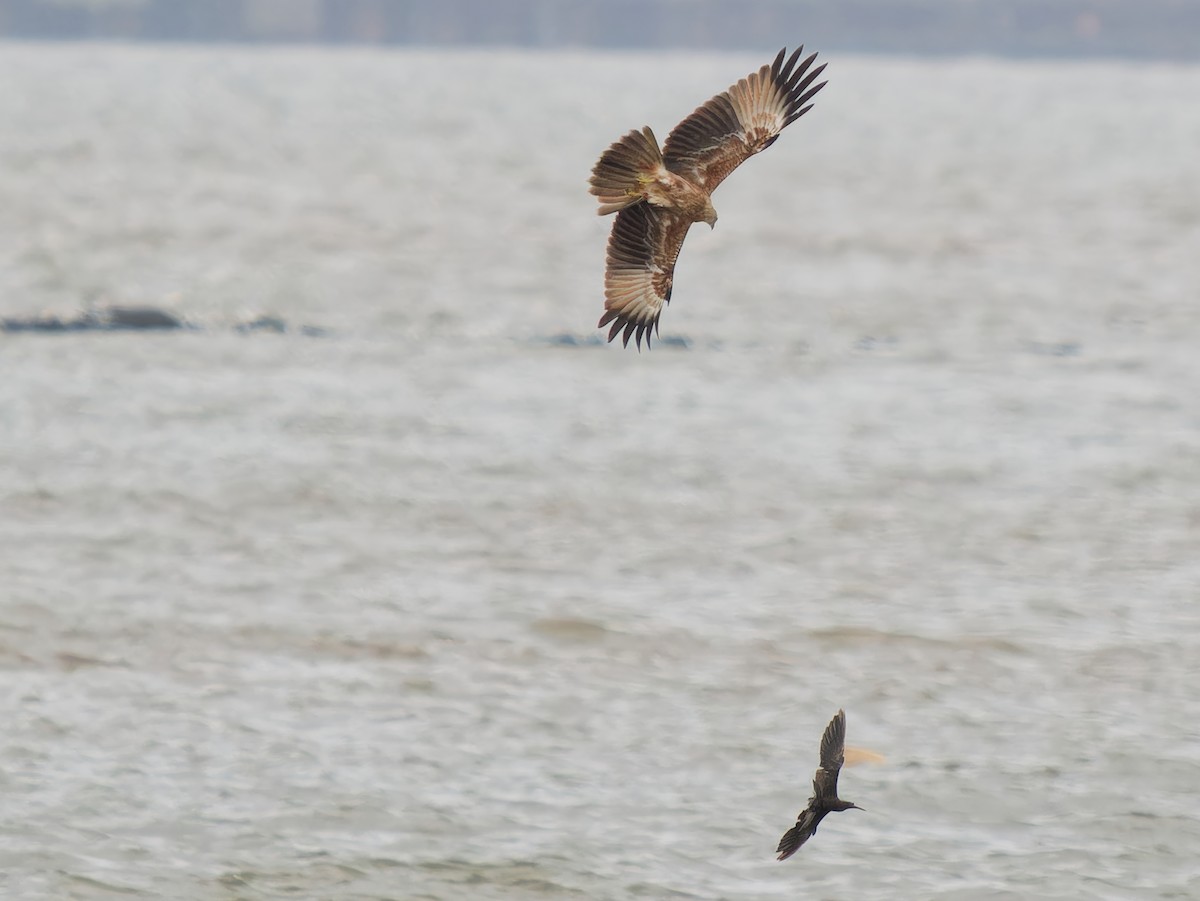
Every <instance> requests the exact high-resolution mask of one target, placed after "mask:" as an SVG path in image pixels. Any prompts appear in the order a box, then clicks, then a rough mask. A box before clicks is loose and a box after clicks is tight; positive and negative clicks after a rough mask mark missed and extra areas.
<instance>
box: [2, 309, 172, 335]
mask: <svg viewBox="0 0 1200 901" xmlns="http://www.w3.org/2000/svg"><path fill="white" fill-rule="evenodd" d="M183 327H184V322H183V320H182V319H180V318H179V317H177V316H175V315H173V314H171V313H168V312H166V311H165V310H160V309H158V307H102V308H100V309H97V310H87V311H85V312H83V313H79V314H78V315H76V316H74V317H72V318H70V319H63V318H61V317H59V316H49V315H43V316H13V317H8V318H5V319H0V331H5V332H87V331H125V330H135V329H136V330H141V329H178V328H183Z"/></svg>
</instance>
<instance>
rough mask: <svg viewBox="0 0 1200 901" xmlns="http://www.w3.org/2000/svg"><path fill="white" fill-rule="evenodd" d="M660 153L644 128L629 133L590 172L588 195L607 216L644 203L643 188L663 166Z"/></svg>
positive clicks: (601, 213)
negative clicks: (591, 195)
mask: <svg viewBox="0 0 1200 901" xmlns="http://www.w3.org/2000/svg"><path fill="white" fill-rule="evenodd" d="M662 161H663V158H662V151H661V150H659V149H658V141H657V140H656V139H655V137H654V132H652V131H651V130H650V128H649V126H647V127H646V128H643V129H642V130H641V131H631V132H630V133H629V134H627V135H625V137H623V138H621V140H619V141H617V142H616V143H615V144H613V145H612V146H611V147H609V148H608V149H607V150H606V151H604V153H603V154H602V155H601V157H600V161H599V162H597V163H596V166H595V168H593V169H592V177H591V181H590V183H591V186H592V187H591V188H590V190H591V193H592V194H595V195H596V197H598V198H599V199H600V210H599V212H600V215H601V216H607V215H608V214H609V213H615V212H617V211H618V210H623V209H625V207H627V206H632V205H633V204H635V203H639V202H641V201H643V200H645V199H646V185H647V183H648V182H649V181H650V180H651V179H652V178H653V177H654V173H655V172H656V171H658V169H659V168H660V167H661V166H662Z"/></svg>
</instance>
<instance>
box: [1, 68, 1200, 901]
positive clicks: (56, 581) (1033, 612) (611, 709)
mask: <svg viewBox="0 0 1200 901" xmlns="http://www.w3.org/2000/svg"><path fill="white" fill-rule="evenodd" d="M771 49H773V48H771ZM767 55H769V54H764V59H765V57H766V56H767ZM762 61H763V60H762V59H759V58H757V57H749V56H741V55H708V56H688V55H679V54H662V53H654V54H651V53H647V54H599V53H595V54H593V53H586V54H585V53H579V54H567V53H562V54H539V55H526V54H518V53H515V52H514V53H482V52H432V51H426V52H393V53H375V52H361V51H339V52H324V51H317V50H302V49H287V50H268V49H254V50H240V49H239V50H231V49H190V48H187V49H185V48H159V49H154V48H141V47H138V48H133V47H120V46H104V47H91V46H74V47H56V46H20V45H6V46H0V83H2V84H4V85H5V89H4V90H3V91H0V121H3V122H4V127H3V129H2V130H0V315H4V316H9V317H16V316H31V315H35V314H38V313H41V312H49V313H55V314H59V315H64V316H67V315H70V314H71V313H72V312H73V311H75V310H78V309H80V308H82V307H85V306H87V305H103V304H113V303H121V304H153V305H157V306H161V307H164V308H166V309H168V310H170V311H172V312H174V313H175V314H177V315H179V316H181V317H183V318H185V319H187V320H188V321H189V323H191V324H192V325H194V326H195V328H192V329H188V330H185V331H179V332H173V333H171V332H168V333H73V334H28V333H21V334H15V333H9V334H0V367H2V371H3V373H4V376H5V377H4V378H3V379H2V380H0V451H2V457H0V462H2V466H0V511H2V515H0V567H2V569H0V575H2V578H0V668H2V669H3V676H4V678H3V680H2V684H3V689H2V692H0V696H2V697H3V699H4V714H3V719H4V724H5V725H4V728H3V730H0V823H2V825H0V830H2V831H3V833H4V841H3V842H0V893H3V894H4V896H5V897H13V898H22V899H24V898H47V899H63V898H88V899H90V898H108V897H117V896H125V897H130V896H131V897H146V898H180V899H208V898H247V899H251V898H274V897H278V898H284V897H287V898H329V899H334V898H336V899H382V898H390V899H438V901H442V899H462V898H472V899H501V898H503V899H509V898H514V899H516V898H520V899H524V898H564V899H566V898H581V899H582V898H587V899H627V898H695V899H770V898H780V899H783V898H789V899H790V898H795V897H797V896H798V893H803V894H804V895H805V897H816V898H829V899H833V898H863V899H893V898H938V899H987V898H1034V897H1036V898H1061V899H1078V898H1085V897H1086V898H1113V899H1126V898H1133V897H1137V898H1184V897H1196V896H1198V895H1200V856H1198V855H1197V853H1196V851H1197V848H1200V814H1198V813H1197V811H1200V726H1198V725H1197V723H1200V663H1197V661H1200V631H1198V630H1200V608H1198V607H1197V604H1198V602H1200V400H1198V397H1200V395H1198V393H1197V385H1200V352H1198V350H1197V348H1200V288H1198V287H1197V286H1198V285H1200V254H1198V253H1197V249H1198V248H1200V175H1198V171H1200V170H1198V169H1197V164H1196V148H1197V147H1198V146H1200V106H1198V105H1197V103H1196V97H1197V96H1200V69H1196V68H1184V67H1167V66H1156V65H1146V64H1141V65H1132V64H1129V65H1124V64H1103V65H1081V64H1071V65H1067V64H1048V63H1009V62H994V61H979V60H975V61H969V60H968V61H954V60H948V61H938V62H917V61H898V60H868V59H861V58H840V57H837V56H836V55H835V56H833V57H832V58H831V59H830V67H829V70H828V74H829V78H830V83H829V86H828V88H827V89H826V90H825V91H824V92H823V93H822V94H821V95H820V97H819V99H818V103H817V106H816V108H815V109H814V110H813V112H812V113H810V114H809V115H808V116H807V117H805V118H804V119H803V120H801V121H800V122H799V123H797V124H796V125H794V126H792V127H790V128H789V129H788V131H787V132H786V133H785V134H784V135H783V136H782V138H781V139H780V140H779V142H778V143H777V144H776V145H775V146H774V147H773V148H772V149H771V150H770V151H769V152H768V153H766V154H764V155H763V156H762V157H760V158H757V159H754V160H752V161H750V162H749V163H748V164H747V165H746V166H745V168H744V169H742V170H740V171H739V172H738V173H737V174H736V175H735V176H734V177H732V178H731V179H730V180H729V181H728V182H727V183H726V184H725V185H724V186H723V187H722V188H721V189H720V191H719V192H718V194H717V197H716V201H717V207H718V209H719V210H720V213H721V221H720V224H719V226H718V227H717V228H716V230H715V231H713V232H711V233H710V232H709V231H708V230H707V229H698V230H697V232H696V234H694V235H692V236H691V237H690V238H689V240H688V244H687V246H686V247H685V249H684V252H683V255H682V258H681V264H680V268H679V270H678V273H677V277H676V282H675V297H674V301H673V303H672V305H671V307H670V308H669V309H668V311H667V312H666V314H665V315H664V317H663V320H662V336H663V338H664V339H667V338H673V339H679V340H678V341H677V342H675V343H674V344H671V343H667V342H665V341H664V343H663V344H662V345H661V346H658V347H656V348H655V349H654V350H653V351H652V352H650V353H645V352H643V353H641V354H638V353H636V352H634V351H632V350H627V351H625V350H621V349H620V348H619V347H611V346H607V345H599V344H595V343H591V339H592V336H593V335H594V332H593V330H592V324H593V323H594V322H595V320H596V318H597V317H598V316H599V313H600V308H601V290H600V288H601V280H602V269H603V258H604V243H605V240H606V235H607V228H608V221H606V220H602V219H600V218H598V217H597V216H595V215H594V211H593V210H594V202H593V201H592V199H591V198H589V197H588V196H587V195H586V191H585V182H586V177H587V174H588V172H589V169H590V167H591V165H592V163H593V162H594V159H595V157H596V155H597V154H598V152H599V151H600V150H601V149H603V147H604V146H606V145H607V144H608V143H609V142H610V141H612V140H613V139H615V138H616V137H617V136H619V135H620V134H622V133H623V132H624V131H626V130H628V129H630V128H633V127H640V126H642V125H644V124H650V125H652V126H653V127H654V128H655V129H656V131H657V132H658V134H659V135H660V137H661V136H664V135H665V134H666V132H667V131H668V130H669V128H670V126H671V125H672V124H674V122H675V121H677V120H678V119H679V118H680V117H681V116H682V115H683V114H684V113H686V112H688V111H689V110H691V109H692V108H693V107H694V106H695V105H696V104H698V103H699V102H701V101H703V100H704V99H706V98H707V97H708V96H709V95H711V94H712V93H714V92H715V91H717V90H719V89H721V88H722V87H724V86H725V85H726V84H728V83H729V82H730V81H732V80H733V79H735V78H736V77H738V76H740V75H742V74H744V73H745V72H747V71H749V70H750V69H751V68H753V67H755V66H757V65H758V64H759V63H760V62H762ZM263 314H270V315H272V316H276V317H279V318H280V319H282V320H283V321H284V323H286V325H287V329H286V331H285V332H284V333H282V334H276V333H268V332H265V331H264V332H256V333H251V334H246V333H241V332H238V331H237V330H236V329H235V326H236V325H237V324H238V323H241V322H245V321H247V320H249V319H253V318H254V317H256V316H259V315H263ZM304 325H308V326H313V327H315V328H316V329H319V330H320V331H319V332H318V333H317V334H304V333H301V331H300V327H301V326H304ZM838 707H844V708H845V709H846V712H847V718H848V729H849V741H850V743H851V744H853V745H857V746H862V747H867V748H872V749H874V750H876V751H878V752H880V753H882V754H884V755H886V757H887V761H886V763H883V764H877V765H872V766H859V767H855V768H847V769H846V770H845V771H844V772H843V774H842V793H843V795H844V796H845V797H848V798H850V799H852V800H854V801H857V802H858V803H859V804H860V805H862V806H863V807H865V808H866V812H863V813H858V812H849V813H845V814H838V815H834V816H832V817H830V818H829V819H828V820H826V821H825V823H824V824H823V825H822V827H821V831H820V833H819V834H818V835H817V836H816V838H814V839H813V841H812V842H811V843H809V844H808V845H806V846H805V848H804V849H803V851H802V852H801V853H800V854H798V855H797V856H796V857H795V858H793V859H791V860H789V861H787V862H786V863H778V862H776V861H775V860H774V859H773V854H772V850H773V848H774V847H775V843H776V842H777V841H778V839H779V836H780V835H781V834H782V833H783V831H784V830H785V829H787V828H788V826H789V825H790V824H791V822H792V820H793V818H794V816H795V814H796V811H797V810H798V809H799V808H800V807H801V806H803V804H804V801H805V799H806V798H807V796H808V791H809V780H810V779H811V776H812V770H813V768H814V767H815V765H816V760H817V744H818V740H819V737H820V734H821V730H822V729H823V728H824V726H825V724H826V723H827V722H828V720H829V718H830V717H831V716H832V714H833V713H834V712H835V711H836V710H837V709H838Z"/></svg>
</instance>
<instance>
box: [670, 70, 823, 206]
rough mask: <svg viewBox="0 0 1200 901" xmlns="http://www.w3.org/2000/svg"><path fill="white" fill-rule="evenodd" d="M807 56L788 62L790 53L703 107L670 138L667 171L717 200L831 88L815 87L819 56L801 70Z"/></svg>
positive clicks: (747, 77) (671, 134) (677, 128)
mask: <svg viewBox="0 0 1200 901" xmlns="http://www.w3.org/2000/svg"><path fill="white" fill-rule="evenodd" d="M803 50H804V48H803V47H800V48H798V49H797V50H796V51H795V52H794V53H793V54H792V55H791V56H790V57H788V59H787V62H784V59H783V56H784V54H785V53H786V52H787V48H786V47H785V48H784V49H783V50H780V51H779V55H778V56H776V57H775V61H774V62H773V63H771V65H769V66H763V67H762V68H761V69H759V70H758V71H757V72H752V73H751V74H749V75H747V76H746V77H745V78H743V79H741V80H740V81H739V82H738V83H737V84H735V85H731V86H730V88H729V89H728V90H726V91H722V92H721V93H720V94H718V95H717V96H715V97H713V98H712V99H711V100H709V101H708V102H707V103H705V104H703V105H701V106H699V107H697V108H696V110H695V111H694V112H693V113H692V114H691V115H690V116H688V117H687V118H686V119H684V120H683V121H682V122H680V123H679V124H678V125H676V126H675V128H674V129H673V130H672V131H671V133H670V134H669V135H668V136H667V141H666V143H665V144H664V145H663V160H664V162H665V164H666V167H667V168H668V169H669V170H671V171H672V172H674V173H676V174H678V175H682V176H683V177H684V178H686V179H688V180H689V181H691V182H692V183H694V184H696V185H698V186H699V187H701V188H703V189H704V190H705V191H707V192H708V193H709V194H712V192H713V191H715V190H716V188H717V185H719V184H720V183H721V182H722V181H724V179H725V177H726V176H727V175H729V173H730V172H732V171H733V170H734V169H736V168H737V167H738V166H740V165H741V164H742V163H743V162H745V161H746V160H748V159H749V158H750V157H752V156H753V155H754V154H756V153H758V152H759V151H761V150H766V149H767V148H768V147H770V146H771V144H773V143H774V142H775V139H776V138H778V137H779V133H780V132H781V131H783V129H784V128H786V127H787V126H788V125H790V124H791V123H792V122H795V121H796V120H797V119H799V118H800V117H801V116H803V115H804V114H805V113H806V112H808V111H809V110H810V109H811V108H812V104H810V103H808V101H809V100H811V99H812V98H813V96H814V95H815V94H816V93H817V91H819V90H821V88H823V87H825V82H821V83H820V84H818V85H816V86H815V87H810V86H811V85H812V83H813V81H815V80H816V78H817V76H818V75H820V74H821V71H822V70H823V69H824V68H825V65H824V63H822V64H821V65H819V66H817V67H816V68H815V69H813V68H812V63H813V60H815V59H816V58H817V54H815V53H813V54H811V55H810V56H808V57H807V58H806V59H805V60H804V61H803V62H802V63H801V64H800V66H799V67H798V68H797V67H796V60H797V59H799V58H800V54H801V52H802V51H803ZM806 104H807V105H806Z"/></svg>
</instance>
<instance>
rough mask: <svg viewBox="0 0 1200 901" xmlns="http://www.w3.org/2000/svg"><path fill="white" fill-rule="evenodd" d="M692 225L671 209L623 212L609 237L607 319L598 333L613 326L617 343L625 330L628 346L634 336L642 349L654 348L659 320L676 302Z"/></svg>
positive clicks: (610, 335)
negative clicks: (678, 272)
mask: <svg viewBox="0 0 1200 901" xmlns="http://www.w3.org/2000/svg"><path fill="white" fill-rule="evenodd" d="M691 225H692V223H691V222H690V221H689V220H688V219H687V218H686V217H683V216H679V215H676V214H675V213H674V212H672V211H671V210H669V209H664V208H660V207H653V206H651V205H650V204H648V203H639V204H635V205H634V206H630V207H626V208H625V209H623V210H621V212H619V213H617V220H616V222H614V223H613V228H612V234H611V235H609V238H608V258H607V265H606V267H605V270H604V315H603V316H601V317H600V322H599V324H598V325H597V328H603V327H604V326H606V325H608V324H609V323H610V322H611V323H612V324H613V326H612V328H611V329H610V330H609V333H608V340H609V341H611V340H612V339H613V338H615V337H616V336H617V335H618V334H619V333H621V332H622V331H623V332H624V334H623V335H622V338H623V341H624V344H625V346H626V347H628V346H629V338H630V336H631V335H636V336H637V345H638V347H639V348H641V346H642V336H643V335H645V336H646V347H649V346H650V334H651V332H652V331H655V330H657V326H658V317H659V316H660V315H661V314H662V308H663V305H664V304H665V303H667V302H668V301H670V299H671V283H672V280H673V278H674V275H675V261H676V260H677V259H678V258H679V249H680V248H681V247H683V239H684V238H685V237H687V233H688V229H689V228H691Z"/></svg>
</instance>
